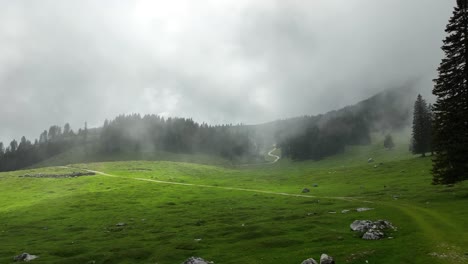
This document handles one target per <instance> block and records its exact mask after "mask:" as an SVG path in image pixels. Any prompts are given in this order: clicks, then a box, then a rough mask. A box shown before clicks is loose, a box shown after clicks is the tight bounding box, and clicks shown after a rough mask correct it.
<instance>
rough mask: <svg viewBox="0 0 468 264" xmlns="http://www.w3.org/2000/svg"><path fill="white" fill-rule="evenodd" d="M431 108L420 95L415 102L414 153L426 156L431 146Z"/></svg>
mask: <svg viewBox="0 0 468 264" xmlns="http://www.w3.org/2000/svg"><path fill="white" fill-rule="evenodd" d="M430 116H431V115H430V113H429V108H428V106H427V103H426V101H425V100H424V99H423V98H422V96H421V95H420V94H418V97H417V99H416V102H414V111H413V139H412V144H413V146H412V152H413V153H414V154H421V155H422V156H423V157H424V156H426V152H429V151H430V145H431V141H432V139H431V134H430V133H431V120H430Z"/></svg>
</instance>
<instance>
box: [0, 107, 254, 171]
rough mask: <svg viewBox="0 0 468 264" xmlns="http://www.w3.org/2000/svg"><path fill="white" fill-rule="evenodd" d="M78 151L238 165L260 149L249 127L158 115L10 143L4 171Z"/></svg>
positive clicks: (2, 155)
mask: <svg viewBox="0 0 468 264" xmlns="http://www.w3.org/2000/svg"><path fill="white" fill-rule="evenodd" d="M76 146H85V147H86V148H87V151H88V154H91V153H101V154H102V155H107V154H113V153H122V152H134V153H136V152H154V151H168V152H173V153H184V154H191V153H204V154H210V155H216V156H221V157H223V158H225V159H228V160H230V161H232V162H233V163H236V162H238V161H239V160H240V159H247V160H249V159H250V160H253V159H256V158H257V154H258V149H257V146H256V145H255V143H254V142H253V141H252V138H251V131H250V130H249V129H247V127H245V126H242V125H238V126H232V125H222V126H209V125H207V124H198V123H196V122H194V121H193V120H192V119H185V118H167V119H164V118H162V117H160V116H157V115H145V116H143V117H141V116H140V115H138V114H134V115H121V116H118V117H116V118H115V119H114V120H111V121H108V120H106V121H105V122H104V125H103V127H102V128H98V129H93V130H92V132H90V131H89V130H88V128H87V124H86V123H85V125H84V128H83V129H81V128H80V129H79V130H78V133H77V134H75V133H74V132H73V130H72V129H71V127H70V125H69V124H68V123H67V124H65V125H64V127H63V130H62V127H60V126H57V125H53V126H51V127H50V128H49V129H48V130H44V131H43V132H42V133H41V134H40V135H39V140H36V141H35V143H34V144H33V143H31V142H30V141H29V140H27V139H26V138H25V137H22V138H21V141H20V143H19V144H18V142H17V141H16V140H13V141H11V143H10V145H9V147H7V149H6V150H5V151H2V149H3V143H2V144H1V145H0V171H10V170H16V169H20V168H24V167H27V166H30V165H33V164H35V163H38V162H40V161H42V160H45V159H48V158H50V157H53V156H55V155H57V154H60V153H63V152H65V151H68V150H70V149H72V148H73V147H76Z"/></svg>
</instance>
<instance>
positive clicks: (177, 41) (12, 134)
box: [0, 0, 453, 142]
mask: <svg viewBox="0 0 468 264" xmlns="http://www.w3.org/2000/svg"><path fill="white" fill-rule="evenodd" d="M452 5H453V3H449V2H447V1H438V0H417V1H403V0H383V1H372V0H350V1H339V0H317V1H305V0H304V1H298V0H295V1H279V0H277V1H266V0H258V1H247V0H236V1H234V0H233V1H228V0H217V1H215V0H207V1H196V2H194V1H189V0H174V1H150V0H136V1H130V0H128V1H110V0H109V1H91V0H87V1H57V0H54V1H52V0H43V1H28V2H27V3H26V2H23V1H8V0H0V18H1V21H2V24H1V25H0V94H1V95H2V102H1V104H0V122H1V126H2V130H1V131H0V140H3V141H5V142H7V141H9V140H11V139H12V138H19V137H20V136H22V135H26V136H27V137H28V138H31V139H33V138H35V137H37V136H38V134H39V133H40V131H42V130H43V129H44V128H46V127H47V126H49V125H52V124H58V125H63V124H64V123H65V122H70V123H71V124H72V127H73V128H75V129H77V128H78V127H82V126H83V124H84V122H85V121H87V122H88V124H89V125H90V126H99V125H101V124H102V122H103V120H104V119H105V118H113V117H114V116H116V115H118V114H122V113H134V112H138V113H141V114H147V113H152V114H161V115H165V116H182V117H193V118H194V119H195V120H196V121H199V122H208V123H212V124H216V123H240V122H243V123H258V122H266V121H270V120H275V119H278V118H285V117H292V116H297V115H304V114H318V113H321V112H326V111H329V110H333V109H335V108H338V107H342V106H345V105H348V104H353V103H355V102H356V101H358V100H361V99H364V98H366V97H368V96H370V95H372V94H374V93H376V92H378V91H381V90H383V89H386V88H389V87H395V86H399V85H401V84H404V83H406V82H407V81H408V80H410V79H414V78H419V80H420V82H419V83H418V88H419V89H420V90H421V91H422V92H423V93H424V94H427V95H429V94H430V90H431V87H432V83H431V79H433V78H434V77H435V76H436V71H435V69H436V68H437V65H438V63H439V62H440V59H441V58H442V53H441V51H440V48H439V47H440V46H441V44H442V39H443V38H444V31H443V30H444V27H445V24H446V22H447V21H448V18H449V16H450V12H451V9H452Z"/></svg>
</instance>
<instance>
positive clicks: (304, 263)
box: [301, 258, 318, 264]
mask: <svg viewBox="0 0 468 264" xmlns="http://www.w3.org/2000/svg"><path fill="white" fill-rule="evenodd" d="M301 264H318V262H317V261H315V259H313V258H308V259H306V260H304V261H302V263H301Z"/></svg>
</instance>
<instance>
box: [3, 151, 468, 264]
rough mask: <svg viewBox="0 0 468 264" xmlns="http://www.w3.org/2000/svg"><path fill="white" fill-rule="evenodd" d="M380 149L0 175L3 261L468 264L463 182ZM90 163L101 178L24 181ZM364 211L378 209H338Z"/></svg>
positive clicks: (467, 193)
mask: <svg viewBox="0 0 468 264" xmlns="http://www.w3.org/2000/svg"><path fill="white" fill-rule="evenodd" d="M400 145H401V144H400ZM380 146H381V144H380V143H379V144H375V145H372V146H367V147H350V148H349V149H347V150H346V151H345V153H343V154H340V155H337V156H334V157H330V158H327V159H325V160H322V161H317V162H314V161H306V162H292V161H290V160H280V161H278V162H277V163H275V164H271V165H257V166H251V167H229V166H214V165H201V164H196V163H183V162H170V161H133V162H132V161H122V162H102V163H88V164H75V165H71V167H69V168H63V167H49V168H39V169H33V170H28V171H16V172H10V173H0V245H1V247H0V263H10V262H12V258H13V256H15V255H17V254H19V253H22V252H28V253H31V254H35V255H38V256H39V258H38V259H35V260H33V261H32V262H33V263H158V264H178V263H181V262H183V261H184V260H185V259H186V258H188V257H190V256H200V257H203V258H205V259H207V260H212V261H214V262H215V263H226V264H227V263H236V264H238V263H243V264H256V263H266V264H267V263H285V264H289V263H291V264H295V263H298V264H299V263H301V261H302V260H304V259H306V258H309V257H314V258H315V259H317V258H318V257H319V256H320V254H321V253H328V254H330V255H332V256H334V257H335V259H336V261H337V263H468V226H467V225H466V219H468V207H467V201H468V183H466V182H463V183H460V184H456V185H455V186H450V187H449V186H433V185H431V175H430V166H431V162H430V157H428V158H420V157H416V156H413V155H410V154H409V153H407V147H406V146H404V145H401V147H399V148H397V149H395V150H392V151H388V150H385V149H383V148H381V147H380ZM397 146H398V144H397ZM370 157H372V158H373V159H374V162H373V163H368V162H367V160H368V158H370ZM85 169H86V170H95V171H99V172H103V173H104V174H97V175H95V176H83V177H78V178H25V177H18V176H21V175H24V174H35V173H51V174H62V173H66V172H72V171H80V170H85ZM315 184H317V185H318V187H313V186H314V185H315ZM303 188H309V189H310V192H309V193H306V194H302V193H301V191H302V189H303ZM358 207H371V208H374V210H371V211H366V212H360V213H358V212H355V211H351V212H349V213H341V211H342V210H344V209H355V208H358ZM333 212H336V213H333ZM356 219H370V220H377V219H387V220H389V221H391V222H392V223H393V224H394V225H395V226H397V227H398V230H397V231H395V232H393V233H392V234H390V235H391V236H392V237H393V239H383V240H379V241H365V240H361V239H360V238H359V237H358V236H357V234H355V233H353V232H352V231H350V229H349V225H350V223H352V222H353V221H354V220H356ZM118 223H125V225H123V226H117V224H118ZM366 261H367V262H366Z"/></svg>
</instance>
